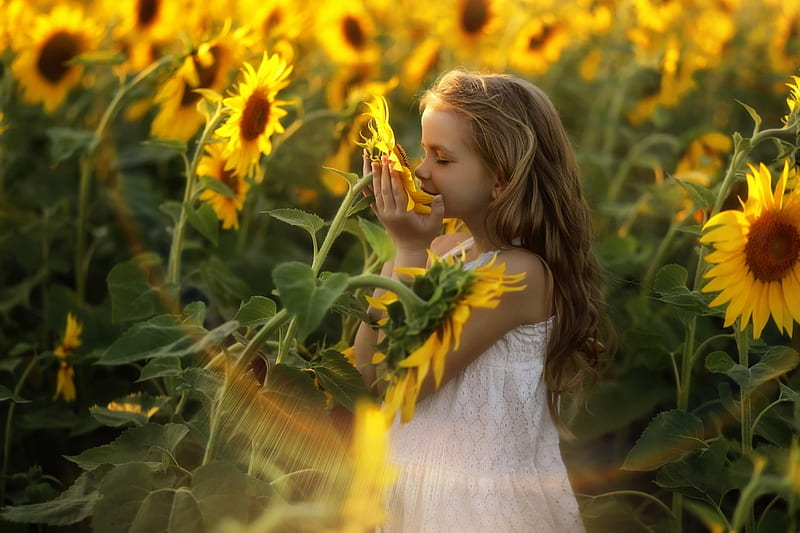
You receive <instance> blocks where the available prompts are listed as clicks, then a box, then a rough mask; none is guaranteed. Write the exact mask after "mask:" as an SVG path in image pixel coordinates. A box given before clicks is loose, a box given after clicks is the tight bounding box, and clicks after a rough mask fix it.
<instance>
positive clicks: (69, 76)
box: [11, 4, 101, 113]
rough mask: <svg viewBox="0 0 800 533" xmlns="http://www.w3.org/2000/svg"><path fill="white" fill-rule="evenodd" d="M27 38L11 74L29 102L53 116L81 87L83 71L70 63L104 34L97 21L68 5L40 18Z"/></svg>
mask: <svg viewBox="0 0 800 533" xmlns="http://www.w3.org/2000/svg"><path fill="white" fill-rule="evenodd" d="M27 35H28V37H27V38H20V39H19V41H18V43H17V44H16V46H15V48H17V58H16V59H15V60H14V62H13V63H12V64H11V70H12V71H13V72H14V74H15V76H16V77H17V79H18V80H19V83H20V86H21V88H22V90H23V95H24V98H25V100H26V101H28V102H30V103H32V104H37V103H40V102H41V103H42V104H43V105H44V108H45V111H47V112H48V113H52V112H53V111H54V110H55V109H56V108H57V107H58V106H59V105H61V103H62V102H63V101H64V99H65V98H66V96H67V94H68V93H69V91H70V90H71V89H73V88H74V87H75V86H76V85H78V84H79V83H80V81H81V76H82V74H83V67H82V66H80V65H73V64H70V61H71V60H73V59H75V58H76V57H78V56H79V55H81V54H82V53H84V52H88V51H90V50H94V49H96V48H97V47H98V46H99V43H100V39H101V32H100V29H99V27H98V26H97V25H96V24H95V22H94V21H92V20H91V19H89V18H87V17H85V16H84V14H83V12H82V11H81V10H80V9H78V8H75V7H71V6H69V5H63V4H59V5H57V6H55V7H54V8H53V10H52V11H50V12H49V13H47V14H40V15H38V16H37V17H36V18H35V19H34V21H33V28H32V29H31V31H30V33H29V34H27Z"/></svg>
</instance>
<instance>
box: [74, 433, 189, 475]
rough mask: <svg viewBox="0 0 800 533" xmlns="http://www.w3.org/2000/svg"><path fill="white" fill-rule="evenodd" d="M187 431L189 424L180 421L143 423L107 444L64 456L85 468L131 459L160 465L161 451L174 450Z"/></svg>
mask: <svg viewBox="0 0 800 533" xmlns="http://www.w3.org/2000/svg"><path fill="white" fill-rule="evenodd" d="M188 433H189V428H188V427H186V426H185V425H183V424H166V425H161V424H146V425H144V426H140V427H133V428H130V429H128V430H126V431H125V432H123V433H122V434H121V435H120V436H119V437H117V439H116V440H115V441H113V442H111V443H110V444H104V445H102V446H97V447H96V448H89V449H88V450H85V451H83V452H81V453H80V454H78V455H72V456H70V455H66V456H65V457H66V458H67V459H68V460H70V461H72V462H73V463H75V464H77V465H78V466H80V467H81V468H82V469H84V470H93V469H95V468H97V467H99V466H102V465H104V464H110V465H121V464H124V463H133V462H140V463H150V464H153V465H159V466H160V465H161V459H162V454H163V453H164V452H168V453H170V454H174V453H175V448H176V447H177V446H178V444H180V442H181V440H183V438H184V437H185V436H186V435H187V434H188Z"/></svg>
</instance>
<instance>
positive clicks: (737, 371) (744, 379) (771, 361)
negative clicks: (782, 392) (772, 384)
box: [706, 346, 798, 393]
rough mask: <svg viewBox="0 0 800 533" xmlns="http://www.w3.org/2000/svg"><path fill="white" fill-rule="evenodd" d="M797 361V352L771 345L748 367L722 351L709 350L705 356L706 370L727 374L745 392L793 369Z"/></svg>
mask: <svg viewBox="0 0 800 533" xmlns="http://www.w3.org/2000/svg"><path fill="white" fill-rule="evenodd" d="M797 363H798V353H797V352H796V351H795V350H793V349H792V348H789V347H786V346H773V347H772V348H770V349H769V350H767V352H766V353H765V354H764V355H763V356H762V357H761V359H760V360H759V361H758V362H757V363H756V364H754V365H753V366H751V367H750V368H745V367H744V366H742V365H741V364H739V363H737V362H735V361H734V360H733V359H731V357H730V356H729V355H728V354H727V353H725V352H722V351H714V352H711V353H710V354H708V356H707V357H706V368H707V369H708V370H710V371H711V372H716V373H718V374H725V375H727V376H728V377H729V378H731V379H732V380H733V381H735V382H736V384H737V385H739V387H741V389H742V391H743V392H746V393H749V392H752V391H753V390H755V389H756V388H758V387H760V386H761V385H763V384H764V383H766V382H768V381H771V380H773V379H775V378H778V377H780V376H782V375H784V374H786V373H787V372H789V371H790V370H792V369H794V368H795V367H796V366H797Z"/></svg>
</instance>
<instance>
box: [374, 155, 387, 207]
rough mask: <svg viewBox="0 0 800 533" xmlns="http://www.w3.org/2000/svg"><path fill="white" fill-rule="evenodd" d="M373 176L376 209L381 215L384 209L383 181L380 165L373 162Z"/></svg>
mask: <svg viewBox="0 0 800 533" xmlns="http://www.w3.org/2000/svg"><path fill="white" fill-rule="evenodd" d="M372 176H373V177H372V191H373V194H374V195H375V207H376V208H377V209H378V212H379V213H380V212H381V211H383V209H384V202H383V200H384V197H383V180H382V179H381V165H380V163H377V162H374V161H373V162H372Z"/></svg>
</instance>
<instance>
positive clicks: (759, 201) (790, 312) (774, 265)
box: [700, 161, 800, 338]
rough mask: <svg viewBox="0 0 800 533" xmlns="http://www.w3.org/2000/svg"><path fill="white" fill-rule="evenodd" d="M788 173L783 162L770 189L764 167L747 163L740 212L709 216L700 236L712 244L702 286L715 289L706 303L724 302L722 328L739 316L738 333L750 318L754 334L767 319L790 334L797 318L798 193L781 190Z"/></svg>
mask: <svg viewBox="0 0 800 533" xmlns="http://www.w3.org/2000/svg"><path fill="white" fill-rule="evenodd" d="M788 177H789V164H788V161H787V162H786V163H785V164H784V167H783V171H782V172H781V175H780V176H779V178H778V180H777V183H776V185H775V188H774V189H773V188H772V174H771V172H770V170H769V168H767V167H766V166H765V165H764V164H763V163H762V164H760V165H759V166H758V167H756V166H753V165H750V172H749V173H748V174H747V189H748V196H747V200H746V201H744V202H742V210H741V211H738V210H726V211H721V212H720V213H718V214H716V215H714V216H713V217H711V218H710V219H709V221H708V222H707V223H706V224H705V226H704V227H703V231H704V233H703V236H702V237H701V238H700V242H702V243H706V244H711V245H712V246H713V247H714V251H713V252H711V253H709V254H708V255H706V256H705V259H706V261H707V262H709V263H711V264H712V265H713V266H712V267H711V268H710V269H709V270H708V271H707V272H706V273H705V275H704V277H705V278H707V279H709V282H708V283H707V284H706V285H705V286H704V287H703V289H702V290H703V292H719V294H718V295H717V296H716V297H715V298H714V300H713V301H712V302H711V303H710V305H711V306H712V307H717V306H722V305H725V304H727V308H726V310H725V327H728V326H731V325H732V324H733V323H734V322H735V321H736V320H737V319H739V326H740V328H741V330H742V331H743V330H744V329H745V328H746V327H747V325H748V324H749V322H750V318H751V317H752V319H753V336H754V337H755V338H759V337H760V336H761V332H762V331H763V329H764V326H765V325H766V323H767V321H768V320H769V318H770V317H772V319H773V320H774V321H775V324H776V325H777V326H778V328H779V329H781V330H783V331H785V332H786V333H787V334H788V335H790V336H791V334H792V327H793V323H794V322H800V194H798V193H797V192H796V191H795V190H793V191H789V192H787V190H786V184H787V181H788Z"/></svg>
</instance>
